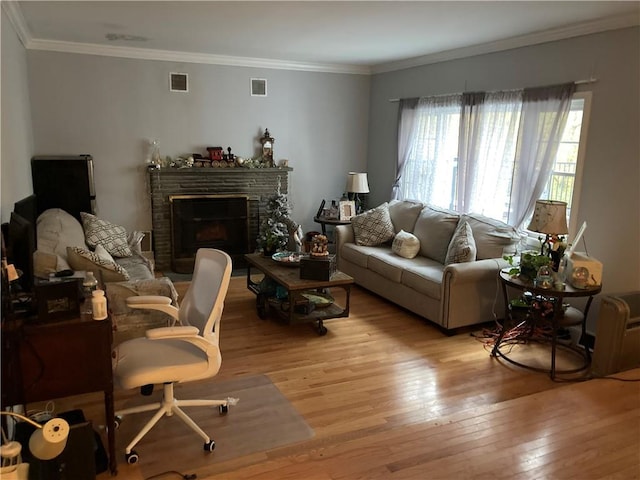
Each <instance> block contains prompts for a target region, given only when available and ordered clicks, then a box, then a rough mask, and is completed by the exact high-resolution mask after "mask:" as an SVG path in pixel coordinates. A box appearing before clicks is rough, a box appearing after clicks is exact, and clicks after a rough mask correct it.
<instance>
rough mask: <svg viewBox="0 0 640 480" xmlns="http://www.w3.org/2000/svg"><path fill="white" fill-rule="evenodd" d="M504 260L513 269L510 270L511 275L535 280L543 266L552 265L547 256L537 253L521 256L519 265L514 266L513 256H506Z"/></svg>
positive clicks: (526, 253) (527, 253)
mask: <svg viewBox="0 0 640 480" xmlns="http://www.w3.org/2000/svg"><path fill="white" fill-rule="evenodd" d="M502 258H504V259H505V260H506V261H507V262H509V265H510V266H511V268H510V269H509V275H514V276H515V275H520V276H522V277H525V278H528V279H529V280H533V279H534V278H536V275H537V274H538V269H539V268H540V267H542V266H543V265H549V264H551V259H550V258H549V257H548V256H547V255H541V254H539V253H537V252H533V251H532V252H523V253H522V254H521V255H520V262H519V264H518V265H515V264H514V258H513V255H505V256H504V257H502Z"/></svg>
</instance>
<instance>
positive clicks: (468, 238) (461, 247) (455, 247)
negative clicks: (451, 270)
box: [444, 221, 477, 265]
mask: <svg viewBox="0 0 640 480" xmlns="http://www.w3.org/2000/svg"><path fill="white" fill-rule="evenodd" d="M476 252H477V251H476V241H475V240H474V239H473V231H472V230H471V225H469V223H468V222H466V221H461V222H460V223H458V226H457V227H456V230H455V232H453V237H452V238H451V242H449V248H448V249H447V257H446V260H445V263H444V264H445V265H449V264H451V263H465V262H473V261H475V259H476Z"/></svg>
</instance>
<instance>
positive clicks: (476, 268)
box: [443, 258, 509, 288]
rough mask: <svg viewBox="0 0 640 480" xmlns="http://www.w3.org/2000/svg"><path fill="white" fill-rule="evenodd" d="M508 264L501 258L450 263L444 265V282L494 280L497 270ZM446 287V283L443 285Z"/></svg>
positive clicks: (459, 282)
mask: <svg viewBox="0 0 640 480" xmlns="http://www.w3.org/2000/svg"><path fill="white" fill-rule="evenodd" d="M508 266H509V264H508V263H507V262H506V261H505V260H503V259H501V258H487V259H485V260H476V261H473V262H465V263H452V264H450V265H447V266H446V267H444V272H443V280H444V283H445V284H451V285H453V284H462V283H475V282H478V281H486V280H491V281H495V280H496V278H497V276H498V272H499V271H500V270H501V269H503V268H505V267H508ZM445 288H446V285H445Z"/></svg>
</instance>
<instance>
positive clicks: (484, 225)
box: [462, 213, 520, 260]
mask: <svg viewBox="0 0 640 480" xmlns="http://www.w3.org/2000/svg"><path fill="white" fill-rule="evenodd" d="M462 218H463V219H464V220H465V221H467V222H469V225H470V226H471V230H472V231H473V238H474V240H475V242H476V249H477V254H476V258H477V259H478V260H484V259H487V258H501V257H502V255H503V254H507V253H513V252H515V250H516V245H517V244H518V242H519V241H520V236H519V235H518V231H517V230H516V229H515V228H514V227H512V226H511V225H507V224H506V223H504V222H501V221H500V220H496V219H493V218H489V217H485V216H484V215H480V214H477V213H468V214H464V215H462Z"/></svg>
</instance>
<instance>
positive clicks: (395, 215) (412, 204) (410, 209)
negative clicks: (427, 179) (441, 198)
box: [389, 200, 424, 233]
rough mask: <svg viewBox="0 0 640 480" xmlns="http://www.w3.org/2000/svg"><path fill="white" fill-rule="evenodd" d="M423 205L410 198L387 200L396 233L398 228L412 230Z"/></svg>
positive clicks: (406, 230)
mask: <svg viewBox="0 0 640 480" xmlns="http://www.w3.org/2000/svg"><path fill="white" fill-rule="evenodd" d="M423 207H424V205H423V204H422V203H420V202H416V201H412V200H391V201H390V202H389V216H390V217H391V223H393V229H394V230H395V232H396V233H398V232H399V231H400V230H404V231H405V232H413V228H414V226H415V224H416V220H417V219H418V215H420V212H421V211H422V208H423Z"/></svg>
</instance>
